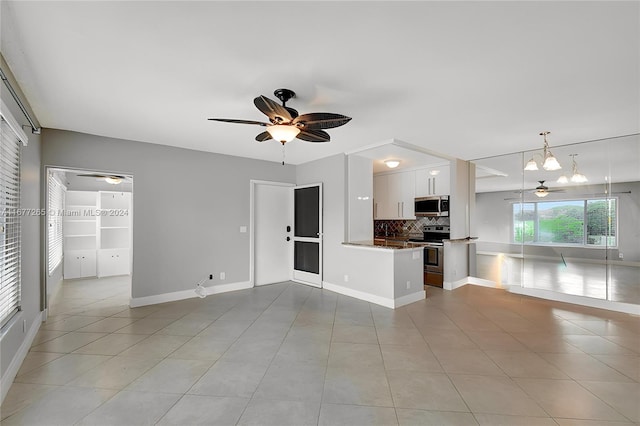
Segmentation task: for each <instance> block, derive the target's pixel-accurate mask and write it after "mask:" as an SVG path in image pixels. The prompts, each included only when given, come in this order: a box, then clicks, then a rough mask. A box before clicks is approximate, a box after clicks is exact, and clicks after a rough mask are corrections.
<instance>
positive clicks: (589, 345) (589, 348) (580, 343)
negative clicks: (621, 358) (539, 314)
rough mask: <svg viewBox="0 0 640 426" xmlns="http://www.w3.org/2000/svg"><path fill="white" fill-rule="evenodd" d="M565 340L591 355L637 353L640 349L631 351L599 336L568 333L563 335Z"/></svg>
mask: <svg viewBox="0 0 640 426" xmlns="http://www.w3.org/2000/svg"><path fill="white" fill-rule="evenodd" d="M565 340H566V341H568V342H569V343H571V344H572V345H573V346H575V347H577V348H578V349H580V350H581V351H583V352H585V353H588V354H591V355H638V352H639V351H640V349H638V351H632V350H630V349H627V348H624V347H622V346H620V345H617V344H615V343H613V342H611V341H610V340H607V339H605V338H603V337H600V336H584V335H579V336H571V335H570V336H565Z"/></svg>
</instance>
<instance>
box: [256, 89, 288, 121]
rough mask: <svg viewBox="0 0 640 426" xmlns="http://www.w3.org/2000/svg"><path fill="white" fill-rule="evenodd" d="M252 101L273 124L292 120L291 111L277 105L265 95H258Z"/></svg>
mask: <svg viewBox="0 0 640 426" xmlns="http://www.w3.org/2000/svg"><path fill="white" fill-rule="evenodd" d="M253 103H254V104H255V106H256V108H258V109H259V110H260V111H262V113H263V114H265V115H266V116H267V117H269V120H271V122H272V123H274V124H281V123H288V122H290V121H291V120H293V117H291V113H290V112H289V111H287V109H286V108H285V107H283V106H282V105H278V103H276V102H275V101H272V100H271V99H269V98H267V97H266V96H262V95H260V96H258V97H257V98H255V99H254V100H253Z"/></svg>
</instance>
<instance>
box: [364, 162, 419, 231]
mask: <svg viewBox="0 0 640 426" xmlns="http://www.w3.org/2000/svg"><path fill="white" fill-rule="evenodd" d="M373 198H374V200H373V201H374V219H415V218H416V217H415V213H414V205H413V201H414V198H415V173H414V172H413V171H410V172H399V173H390V174H386V175H378V176H374V177H373Z"/></svg>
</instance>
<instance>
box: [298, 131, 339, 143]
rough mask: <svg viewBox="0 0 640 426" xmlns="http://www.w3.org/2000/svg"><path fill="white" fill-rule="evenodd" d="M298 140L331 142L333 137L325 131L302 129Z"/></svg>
mask: <svg viewBox="0 0 640 426" xmlns="http://www.w3.org/2000/svg"><path fill="white" fill-rule="evenodd" d="M296 138H298V139H300V140H303V141H307V142H329V141H330V140H331V137H330V136H329V133H327V132H325V131H324V130H307V129H300V133H298V135H297V136H296Z"/></svg>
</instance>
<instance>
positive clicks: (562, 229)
mask: <svg viewBox="0 0 640 426" xmlns="http://www.w3.org/2000/svg"><path fill="white" fill-rule="evenodd" d="M617 216H618V215H617V199H615V198H609V199H603V198H598V199H586V200H566V201H538V202H533V203H519V204H513V242H516V243H539V244H558V245H583V246H591V247H605V246H606V247H615V246H617V239H616V235H617V222H618V221H617Z"/></svg>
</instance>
